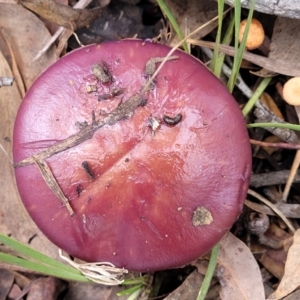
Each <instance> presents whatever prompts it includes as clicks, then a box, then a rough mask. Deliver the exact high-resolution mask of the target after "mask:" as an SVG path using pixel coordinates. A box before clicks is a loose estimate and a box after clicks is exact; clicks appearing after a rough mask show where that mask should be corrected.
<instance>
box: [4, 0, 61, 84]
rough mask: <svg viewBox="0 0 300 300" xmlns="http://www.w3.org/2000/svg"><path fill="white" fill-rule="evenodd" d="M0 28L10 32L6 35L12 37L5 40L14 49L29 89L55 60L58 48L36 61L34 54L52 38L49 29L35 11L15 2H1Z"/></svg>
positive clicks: (52, 48) (50, 50) (51, 49)
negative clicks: (32, 11)
mask: <svg viewBox="0 0 300 300" xmlns="http://www.w3.org/2000/svg"><path fill="white" fill-rule="evenodd" d="M15 16H18V17H17V18H16V17H15ZM0 28H3V29H4V30H5V32H6V33H7V34H6V37H7V38H8V39H9V40H7V41H6V42H7V43H9V44H10V46H11V48H12V50H13V54H14V57H15V60H16V63H17V65H18V68H19V70H20V72H21V74H22V78H23V80H24V83H25V87H26V88H27V89H28V88H29V86H30V85H31V83H32V82H33V80H34V79H35V78H36V77H37V76H38V75H39V74H40V73H41V72H42V71H44V70H45V68H46V67H48V66H49V65H50V64H52V63H53V62H54V61H55V60H56V56H55V48H54V47H51V48H50V49H49V51H48V52H47V53H46V54H45V55H43V56H42V57H40V59H38V60H37V61H35V62H34V63H33V58H34V57H35V56H36V54H37V53H38V51H39V50H40V49H41V48H42V47H43V46H44V45H45V43H46V42H47V41H48V39H50V37H51V36H50V33H49V31H48V30H47V29H46V27H45V26H44V24H43V22H42V21H41V20H40V19H39V18H38V17H37V16H36V15H34V14H33V13H31V12H30V11H28V10H27V9H25V8H24V7H22V6H19V5H15V4H3V3H0ZM0 47H1V45H0Z"/></svg>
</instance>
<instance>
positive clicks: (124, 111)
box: [14, 56, 178, 216]
mask: <svg viewBox="0 0 300 300" xmlns="http://www.w3.org/2000/svg"><path fill="white" fill-rule="evenodd" d="M177 58H178V57H177V56H170V57H168V58H164V57H159V58H152V59H150V61H149V63H147V64H146V74H147V75H148V76H151V75H152V73H153V72H154V71H155V65H156V63H158V62H161V65H160V67H162V64H163V63H164V61H168V60H175V59H177ZM153 65H154V66H153ZM94 67H95V66H92V69H93V68H94ZM99 68H100V69H101V66H99V65H98V67H97V70H98V71H99ZM149 68H150V70H149ZM101 70H102V69H101ZM94 75H95V74H94ZM96 75H99V74H98V72H97V74H96ZM102 75H103V74H102ZM106 75H107V73H106ZM110 75H111V74H110ZM98 77H99V76H98ZM153 79H154V77H153V76H152V77H151V79H149V80H148V81H147V83H146V85H145V86H143V87H142V88H141V91H139V92H136V93H135V94H134V95H132V96H131V97H130V98H129V99H128V100H127V101H125V102H122V103H121V104H120V105H119V106H118V107H117V108H116V109H114V110H113V111H112V112H111V113H110V114H108V115H107V116H106V117H104V118H100V119H98V120H96V119H95V115H94V113H93V116H92V123H91V124H89V125H87V126H85V127H83V128H81V129H80V131H79V132H77V133H76V134H74V135H72V136H70V137H68V138H66V139H64V140H62V141H60V142H58V143H56V144H54V145H52V146H50V147H48V148H47V149H45V150H44V151H41V152H39V153H37V154H34V155H32V156H30V157H28V158H25V159H24V160H22V161H21V162H19V163H16V164H14V167H24V166H27V165H30V164H36V165H37V167H38V168H39V170H40V172H41V175H42V177H43V179H44V180H45V182H46V183H47V185H48V186H49V187H50V189H51V190H52V191H53V192H54V193H55V195H56V196H57V197H58V198H59V199H60V201H61V202H62V203H63V204H64V205H65V206H66V208H67V209H68V211H69V213H70V215H71V216H72V215H73V214H74V211H73V209H72V208H71V206H70V203H69V201H68V199H67V198H66V196H65V195H64V193H63V191H62V190H61V188H60V187H59V185H58V183H57V181H56V179H55V177H54V175H53V173H52V171H51V170H50V168H49V166H48V165H47V163H46V162H45V159H47V158H49V157H51V156H53V155H55V154H57V153H60V152H63V151H65V150H67V149H70V148H73V147H75V146H77V145H79V144H81V143H82V142H84V141H86V140H88V139H90V138H92V136H93V135H94V133H95V132H96V131H97V130H98V129H99V128H101V127H103V126H104V125H110V126H112V125H114V124H116V123H117V122H119V121H121V120H123V119H128V118H130V117H131V116H132V115H133V113H134V111H135V110H136V109H137V108H138V107H139V106H143V102H144V101H145V98H144V97H145V94H146V93H148V92H149V91H150V90H151V82H152V80H153ZM98 80H100V81H102V80H103V77H102V76H100V77H99V78H98Z"/></svg>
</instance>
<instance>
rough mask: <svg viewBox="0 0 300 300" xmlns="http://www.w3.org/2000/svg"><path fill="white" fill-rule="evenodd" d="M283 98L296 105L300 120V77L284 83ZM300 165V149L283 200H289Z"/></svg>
mask: <svg viewBox="0 0 300 300" xmlns="http://www.w3.org/2000/svg"><path fill="white" fill-rule="evenodd" d="M282 98H283V99H284V100H285V102H286V103H288V104H290V105H294V107H295V110H296V114H297V117H298V120H299V122H300V77H293V78H291V79H289V80H288V81H287V82H286V83H285V84H284V86H283V89H282ZM299 165H300V150H297V152H296V155H295V158H294V161H293V165H292V167H291V171H290V174H289V177H288V179H287V181H286V184H285V188H284V191H283V193H282V200H283V201H287V198H288V195H289V192H290V189H291V186H292V183H293V181H294V179H295V176H296V174H297V171H298V168H299Z"/></svg>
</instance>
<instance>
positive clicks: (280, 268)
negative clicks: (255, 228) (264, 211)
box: [259, 223, 291, 279]
mask: <svg viewBox="0 0 300 300" xmlns="http://www.w3.org/2000/svg"><path fill="white" fill-rule="evenodd" d="M265 235H266V236H267V237H268V238H270V239H272V240H274V241H278V242H281V243H282V245H283V246H284V247H283V248H282V249H278V250H274V249H265V250H264V252H263V254H262V256H261V258H260V259H259V262H260V263H261V264H262V265H263V266H264V267H265V268H266V269H267V270H268V271H269V272H270V273H272V274H273V275H274V276H275V277H276V278H278V279H281V278H282V276H283V274H284V265H285V261H286V257H287V251H288V247H289V245H288V244H287V245H285V243H284V242H285V241H288V240H289V239H290V238H291V235H290V234H288V233H287V232H286V231H284V230H283V229H281V228H280V227H279V226H277V225H276V224H275V223H271V224H270V227H269V229H268V230H267V231H266V233H265Z"/></svg>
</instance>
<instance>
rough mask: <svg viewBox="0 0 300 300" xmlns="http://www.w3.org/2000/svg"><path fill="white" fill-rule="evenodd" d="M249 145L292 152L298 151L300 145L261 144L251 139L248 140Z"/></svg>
mask: <svg viewBox="0 0 300 300" xmlns="http://www.w3.org/2000/svg"><path fill="white" fill-rule="evenodd" d="M250 143H251V144H252V145H258V146H262V147H269V148H282V149H292V150H298V149H300V144H293V143H269V142H262V141H258V140H252V139H250Z"/></svg>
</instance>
